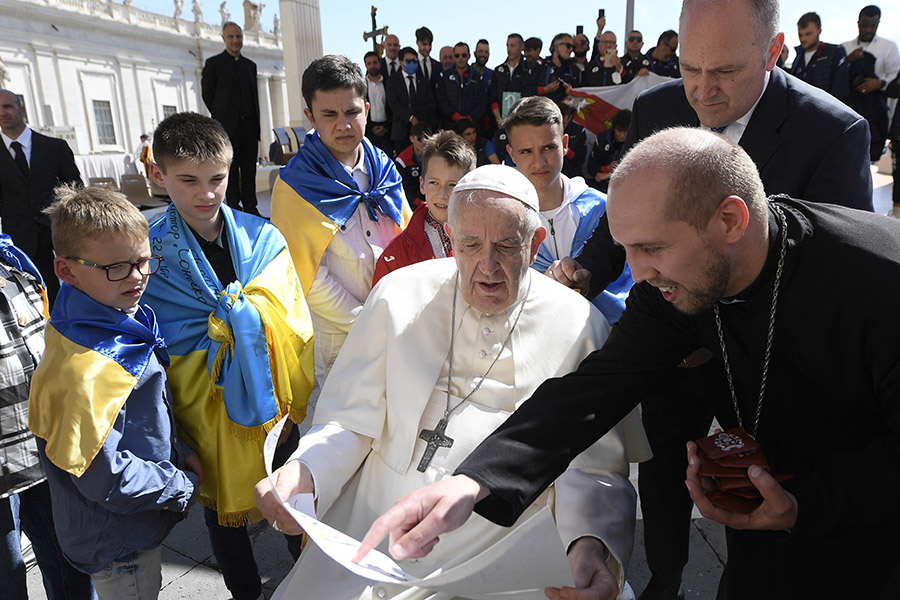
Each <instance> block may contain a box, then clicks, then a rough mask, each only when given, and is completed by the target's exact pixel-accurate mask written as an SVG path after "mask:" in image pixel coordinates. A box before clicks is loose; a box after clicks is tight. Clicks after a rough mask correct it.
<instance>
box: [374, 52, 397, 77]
mask: <svg viewBox="0 0 900 600" xmlns="http://www.w3.org/2000/svg"><path fill="white" fill-rule="evenodd" d="M378 60H379V61H381V76H382V77H384V78H385V79H390V78H391V74H390V73H388V66H387V59H386V58H385V57H383V56H382V57H381V58H379V59H378ZM395 60H396V61H397V70H396V71H395V72H394V74H395V75H396V73H397V72H398V71H403V61H402V60H400V57H399V56H398V57H397V58H396V59H395Z"/></svg>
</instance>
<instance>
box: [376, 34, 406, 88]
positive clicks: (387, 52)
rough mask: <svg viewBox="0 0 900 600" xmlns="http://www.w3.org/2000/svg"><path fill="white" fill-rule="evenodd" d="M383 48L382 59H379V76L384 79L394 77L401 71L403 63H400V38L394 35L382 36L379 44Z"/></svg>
mask: <svg viewBox="0 0 900 600" xmlns="http://www.w3.org/2000/svg"><path fill="white" fill-rule="evenodd" d="M381 47H382V48H384V58H382V59H381V74H382V75H383V76H384V78H385V79H388V78H390V77H391V76H392V75H395V74H396V73H397V72H398V71H401V70H402V67H403V63H402V62H401V61H400V38H398V37H397V36H396V35H394V34H390V35H386V36H384V40H383V41H382V42H381Z"/></svg>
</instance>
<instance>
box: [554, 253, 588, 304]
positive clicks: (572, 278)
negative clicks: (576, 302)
mask: <svg viewBox="0 0 900 600" xmlns="http://www.w3.org/2000/svg"><path fill="white" fill-rule="evenodd" d="M544 275H547V276H548V277H552V278H553V279H555V280H556V281H558V282H560V283H561V284H563V285H564V286H566V287H568V288H573V289H576V290H578V291H579V292H580V293H581V294H582V295H584V294H587V291H588V288H589V287H590V286H591V272H590V271H588V270H587V269H584V268H582V267H581V265H579V264H578V262H577V261H576V260H575V259H574V258H571V257H569V256H566V257H565V258H563V259H562V260H554V261H553V263H552V264H551V265H550V267H549V268H548V269H547V270H546V271H545V272H544Z"/></svg>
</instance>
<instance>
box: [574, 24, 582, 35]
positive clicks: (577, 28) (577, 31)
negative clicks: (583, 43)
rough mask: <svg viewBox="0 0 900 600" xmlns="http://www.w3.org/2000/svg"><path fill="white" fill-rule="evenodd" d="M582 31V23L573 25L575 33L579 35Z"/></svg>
mask: <svg viewBox="0 0 900 600" xmlns="http://www.w3.org/2000/svg"><path fill="white" fill-rule="evenodd" d="M583 33H584V25H577V26H576V27H575V35H581V34H583Z"/></svg>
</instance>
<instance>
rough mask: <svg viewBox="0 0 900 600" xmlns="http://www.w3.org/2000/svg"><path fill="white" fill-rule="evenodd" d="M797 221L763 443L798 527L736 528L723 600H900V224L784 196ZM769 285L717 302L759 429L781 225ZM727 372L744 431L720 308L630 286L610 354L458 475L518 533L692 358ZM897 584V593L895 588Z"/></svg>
mask: <svg viewBox="0 0 900 600" xmlns="http://www.w3.org/2000/svg"><path fill="white" fill-rule="evenodd" d="M777 203H778V204H779V205H780V206H782V207H783V209H784V211H785V214H786V218H787V223H788V250H787V254H786V259H785V266H784V272H783V275H782V283H781V289H780V292H779V301H778V308H777V313H776V320H775V330H774V337H773V343H772V354H771V359H770V365H769V373H768V382H767V385H766V393H765V398H764V400H763V406H762V416H761V420H760V426H759V434H758V436H757V437H758V440H759V442H760V443H761V444H762V448H763V451H764V453H765V455H766V458H767V459H768V461H769V463H770V465H771V466H772V468H773V470H774V471H775V472H777V473H791V474H794V475H795V476H796V477H795V478H794V479H793V480H791V481H788V482H787V483H785V484H784V486H785V488H786V489H787V490H788V491H790V492H791V493H792V494H794V496H795V497H796V498H797V502H798V506H799V516H798V520H797V522H796V525H795V526H794V528H793V530H792V531H791V532H790V533H788V532H767V531H736V530H728V531H727V543H728V564H727V565H726V569H725V574H724V576H723V584H722V585H723V590H724V594H725V595H724V598H726V599H729V600H730V599H734V598H737V599H744V598H747V599H751V598H752V599H754V600H755V599H758V598H767V599H778V598H801V597H802V598H843V597H872V598H881V597H897V595H896V594H894V595H891V593H890V592H889V593H888V595H883V594H885V593H886V592H885V590H886V589H888V588H889V586H892V585H897V584H898V583H900V563H898V555H897V552H896V550H895V548H896V545H895V544H896V540H897V539H898V536H900V511H898V510H897V506H900V343H898V332H900V313H898V312H897V310H896V306H895V305H896V298H898V297H900V223H897V222H895V221H892V220H890V219H885V218H884V217H883V216H879V215H875V214H872V213H868V212H864V211H858V210H851V209H846V208H842V207H838V206H834V205H829V204H812V203H806V202H799V201H796V200H790V199H784V198H781V199H778V200H777ZM769 228H770V249H769V255H768V259H767V262H766V265H765V267H764V269H763V271H762V273H761V274H760V276H759V278H758V279H757V280H756V282H754V283H753V284H752V285H751V286H750V287H748V288H747V289H746V290H745V291H744V292H742V293H741V294H739V296H738V297H736V298H735V299H732V300H738V301H732V302H727V303H724V302H720V312H721V316H722V322H723V329H724V338H725V343H726V348H727V352H728V357H729V361H730V366H731V371H732V374H733V376H734V383H735V388H736V392H737V397H738V401H739V405H740V410H741V413H742V415H743V418H744V424H745V426H746V427H747V428H748V429H750V428H752V421H753V415H754V414H755V411H756V406H757V399H758V395H759V385H760V374H761V372H762V365H763V361H764V354H765V346H766V330H767V328H768V320H769V310H770V307H771V300H772V287H773V279H774V272H775V264H776V262H777V259H778V251H779V249H780V248H779V247H780V228H779V226H778V224H777V222H776V221H775V217H774V214H772V213H771V209H770V225H769ZM698 346H702V347H705V348H707V349H708V350H710V351H711V352H712V353H713V354H714V355H715V357H716V360H717V361H718V364H719V365H720V367H719V369H714V370H713V371H712V373H713V374H714V375H715V377H714V379H715V381H713V377H710V382H711V383H712V384H714V387H716V388H717V389H719V391H720V393H719V397H718V399H717V400H716V401H714V410H715V413H716V416H717V418H718V420H719V422H720V423H721V424H722V425H723V426H725V427H726V428H727V427H731V426H734V425H735V424H736V417H735V414H734V412H735V411H734V408H733V405H732V401H731V397H730V393H729V392H728V388H727V386H726V385H724V377H723V376H722V373H723V371H722V369H721V364H722V353H721V350H720V349H719V339H718V335H717V333H716V325H715V321H714V317H713V311H712V310H707V311H705V312H703V313H701V314H699V315H695V316H687V315H683V314H681V313H679V312H677V311H676V310H675V308H674V307H673V306H672V305H671V304H669V303H668V302H666V300H665V299H664V298H663V297H662V295H661V294H660V293H659V291H658V290H656V289H655V288H653V287H652V286H650V285H649V284H648V283H646V282H642V283H639V284H637V285H635V286H634V288H633V289H632V291H631V295H630V297H629V299H628V304H627V308H626V310H625V312H624V313H623V314H622V318H621V319H620V320H619V322H618V323H617V324H616V326H615V327H614V328H613V330H612V332H611V334H610V337H609V340H608V341H607V342H606V344H604V346H603V347H602V348H600V349H599V350H597V351H596V352H594V353H593V354H591V355H590V356H588V358H586V359H585V360H584V362H583V363H582V364H581V365H580V366H579V368H578V369H577V370H576V371H575V372H574V373H571V374H569V375H567V376H565V377H563V378H560V379H552V380H549V381H547V382H546V383H544V384H543V385H542V386H541V387H540V388H539V389H538V390H537V391H536V392H535V394H534V396H533V397H532V398H531V399H529V400H528V401H526V402H525V403H524V404H523V405H522V406H521V407H520V408H519V409H517V410H516V412H515V413H514V414H513V415H512V416H511V417H510V418H509V419H508V420H507V421H506V422H505V423H504V424H503V425H502V426H501V427H500V428H499V429H498V430H497V432H495V433H494V434H493V435H492V436H491V437H489V438H488V439H487V440H486V441H485V442H484V443H482V445H481V446H479V447H478V448H477V449H476V450H475V451H474V452H473V453H472V454H471V455H470V456H469V457H468V458H467V459H466V460H465V461H464V462H463V463H462V464H461V465H460V467H459V469H458V470H457V472H458V473H464V474H466V475H469V476H471V477H472V478H474V479H475V480H477V481H479V482H481V483H483V484H484V485H486V486H487V487H488V488H489V489H490V490H491V496H489V497H488V498H487V499H486V500H485V501H483V502H481V503H479V505H478V507H477V510H478V512H479V513H481V514H482V515H483V516H485V517H487V518H489V519H491V520H493V521H495V522H498V523H502V524H509V523H511V522H512V521H513V520H514V518H515V517H516V516H517V515H518V514H521V512H522V511H523V510H524V509H525V507H527V506H528V505H529V504H530V503H531V502H532V501H533V500H534V498H535V497H536V496H537V495H538V494H539V493H540V492H541V490H543V489H544V488H545V487H546V486H547V485H549V484H550V483H551V482H552V481H553V480H554V479H555V478H556V477H557V476H558V475H559V474H560V473H562V472H563V470H564V469H565V468H566V465H568V463H569V461H571V460H572V459H573V458H574V457H575V456H576V455H577V454H578V453H580V452H581V451H582V450H584V449H585V448H586V447H588V446H589V445H590V444H591V443H593V442H594V441H595V440H596V439H597V438H599V437H600V436H602V435H603V434H604V433H605V432H606V431H607V430H608V429H609V428H610V427H612V426H613V425H614V424H615V423H616V422H617V421H618V420H620V419H621V418H623V417H624V416H625V415H626V414H627V413H628V412H629V411H630V410H631V409H632V408H633V407H634V406H636V405H637V404H638V403H639V402H640V401H641V399H642V398H643V397H644V396H645V395H646V394H647V393H648V392H649V391H650V390H651V389H652V388H653V387H654V385H655V383H656V382H657V381H658V380H663V379H662V378H664V377H666V376H667V375H668V374H669V373H670V372H671V370H672V369H673V368H675V365H676V364H677V363H678V361H680V360H681V359H682V358H684V356H686V355H687V354H688V353H689V352H691V351H692V350H694V349H695V348H697V347H698ZM892 578H894V580H893V581H894V583H889V582H890V581H891V579H892Z"/></svg>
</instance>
